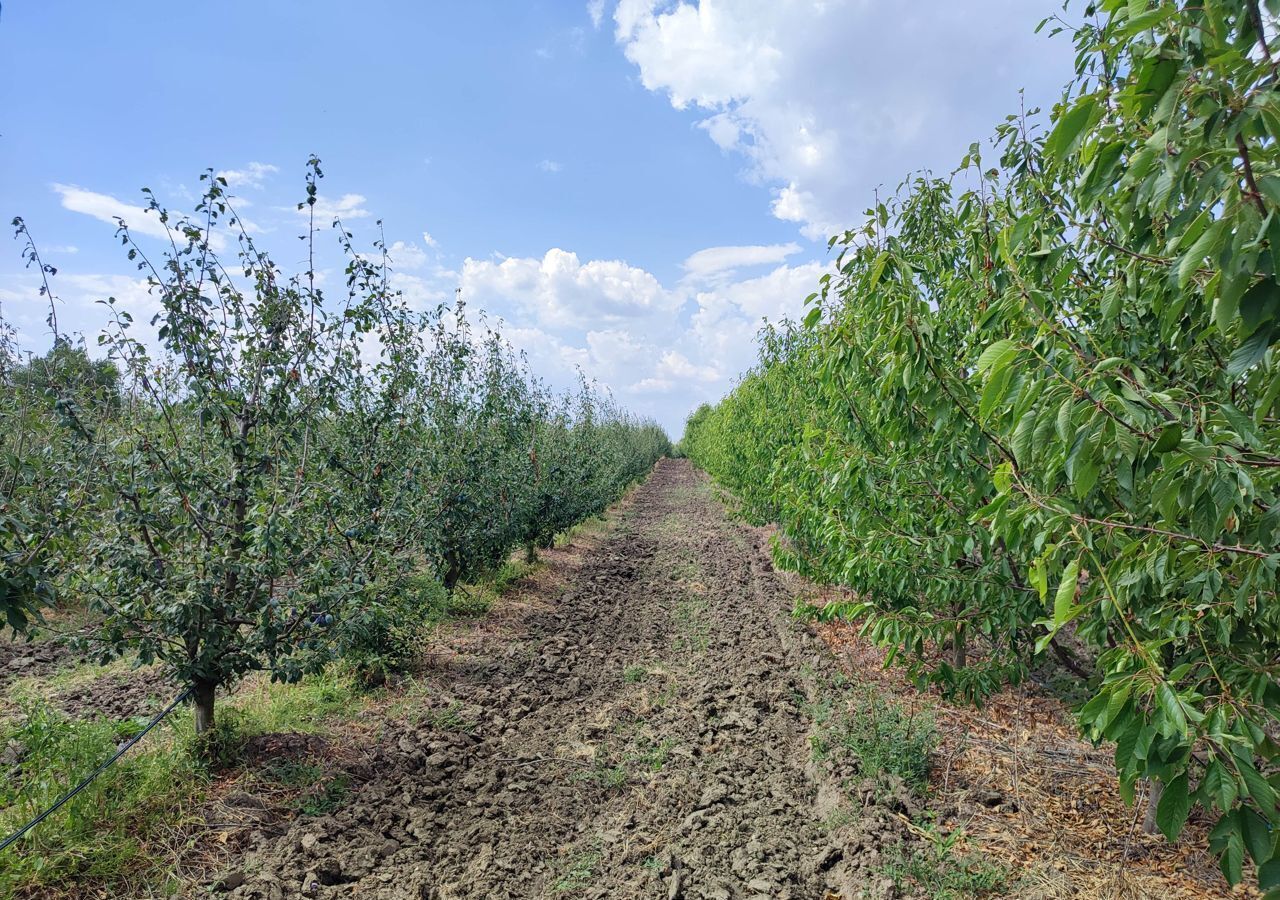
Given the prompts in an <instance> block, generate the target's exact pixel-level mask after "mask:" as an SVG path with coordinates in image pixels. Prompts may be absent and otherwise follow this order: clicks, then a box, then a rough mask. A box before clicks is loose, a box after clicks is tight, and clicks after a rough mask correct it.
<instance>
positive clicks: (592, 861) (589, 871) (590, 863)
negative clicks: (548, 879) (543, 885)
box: [551, 850, 600, 894]
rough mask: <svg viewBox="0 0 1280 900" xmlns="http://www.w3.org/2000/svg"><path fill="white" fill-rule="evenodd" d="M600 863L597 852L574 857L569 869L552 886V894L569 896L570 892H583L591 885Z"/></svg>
mask: <svg viewBox="0 0 1280 900" xmlns="http://www.w3.org/2000/svg"><path fill="white" fill-rule="evenodd" d="M599 862H600V854H599V852H597V851H595V850H592V851H590V852H587V853H581V854H579V855H578V856H576V857H574V858H573V860H572V861H571V862H570V864H569V868H568V869H566V870H565V872H564V874H562V875H561V876H560V877H559V878H557V879H556V880H555V883H554V884H552V885H551V890H552V892H553V893H556V894H567V893H569V892H570V891H580V890H582V889H583V888H585V887H586V886H587V885H589V884H590V883H591V879H592V877H593V876H594V875H595V868H596V866H597V865H598V864H599Z"/></svg>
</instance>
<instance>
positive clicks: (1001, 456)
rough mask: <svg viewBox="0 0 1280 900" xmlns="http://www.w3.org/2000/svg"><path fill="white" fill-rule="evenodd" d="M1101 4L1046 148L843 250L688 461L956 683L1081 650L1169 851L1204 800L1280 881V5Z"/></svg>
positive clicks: (892, 218) (909, 658) (1104, 726)
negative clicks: (1089, 653) (1144, 784)
mask: <svg viewBox="0 0 1280 900" xmlns="http://www.w3.org/2000/svg"><path fill="white" fill-rule="evenodd" d="M1094 6H1095V7H1096V10H1097V13H1098V15H1097V17H1096V18H1095V19H1092V20H1091V22H1090V24H1088V25H1085V26H1083V27H1081V28H1080V29H1078V30H1077V31H1076V32H1075V42H1076V46H1077V49H1078V51H1079V53H1078V56H1077V73H1078V77H1077V79H1076V80H1075V81H1074V82H1073V84H1072V85H1071V86H1070V87H1069V89H1068V90H1067V92H1066V94H1065V95H1064V97H1063V100H1062V102H1061V103H1060V104H1059V105H1058V106H1057V107H1056V108H1055V109H1054V111H1053V116H1052V124H1051V127H1050V128H1049V129H1048V130H1041V129H1039V128H1037V127H1036V125H1035V122H1036V119H1035V118H1034V116H1033V115H1031V116H1024V115H1019V116H1013V117H1010V118H1009V119H1008V120H1007V121H1006V122H1005V123H1003V124H1002V125H1001V126H1000V127H999V128H998V129H997V132H996V138H995V142H994V147H995V159H994V164H993V162H992V161H990V160H988V159H986V158H984V156H983V153H982V149H981V148H980V147H979V146H978V145H976V144H975V145H974V146H973V147H971V148H970V152H969V153H968V154H967V155H966V156H965V158H964V159H963V160H962V162H961V165H960V167H959V169H958V170H957V172H956V173H955V175H954V176H953V177H952V178H951V179H937V178H932V177H928V176H920V177H917V178H914V179H911V180H910V181H908V182H907V183H905V184H904V185H903V187H902V188H901V190H900V191H899V193H898V195H897V196H896V197H895V198H894V199H893V200H891V201H889V202H885V203H878V204H877V205H876V207H875V208H874V209H872V210H870V211H869V213H868V220H867V222H866V224H865V225H864V226H863V227H861V228H859V229H857V230H853V231H849V232H846V233H844V234H842V235H839V236H837V237H836V238H834V239H833V241H832V245H833V247H839V248H840V254H839V256H838V257H837V259H836V264H835V271H834V272H833V273H832V274H830V275H828V276H824V278H823V279H822V283H821V284H820V286H819V290H818V292H817V293H816V294H815V295H814V296H813V297H811V298H810V299H811V302H812V309H811V311H810V313H809V314H808V316H807V317H806V319H805V321H804V323H802V324H801V325H788V326H783V327H781V328H776V329H772V330H769V331H767V332H766V333H765V335H764V340H763V348H762V353H761V360H760V364H759V365H758V366H757V368H756V369H755V370H753V371H752V372H751V373H749V374H748V375H747V376H746V377H745V378H744V379H743V381H742V383H741V384H740V385H739V387H738V388H737V389H736V390H735V391H734V392H733V393H732V394H731V395H730V396H729V397H728V398H726V400H725V401H723V402H722V403H721V404H720V405H718V406H716V407H714V408H707V409H702V410H699V411H698V412H697V413H695V415H694V416H693V417H691V419H690V421H689V425H688V429H687V431H686V435H685V438H684V440H683V441H682V448H683V449H684V450H685V451H686V452H687V453H688V454H689V455H690V456H691V457H692V458H693V459H694V460H695V461H696V462H698V463H699V464H700V465H702V466H703V467H704V468H706V469H707V470H708V471H710V472H711V473H712V474H713V475H715V477H717V478H718V479H719V480H720V481H721V482H722V483H724V484H725V485H726V486H727V487H729V488H730V489H732V490H733V491H734V492H735V493H736V494H737V495H738V496H739V497H740V499H741V500H742V503H743V506H744V510H745V511H746V512H747V513H748V514H749V515H752V516H754V517H756V518H759V519H774V520H776V521H778V522H779V523H780V525H781V527H782V532H783V538H784V540H783V541H782V544H781V546H780V547H779V557H780V559H781V561H782V562H784V563H786V564H788V565H790V566H791V567H793V568H796V569H798V570H800V571H802V572H804V573H805V574H807V575H810V576H812V577H815V578H818V579H821V580H825V581H828V582H833V583H838V584H844V585H848V586H850V587H853V588H855V589H856V590H857V591H858V599H857V600H856V601H854V602H851V603H847V604H843V605H842V606H840V607H837V608H832V609H828V610H826V614H828V615H842V616H848V617H852V618H859V619H861V620H862V621H863V622H864V623H865V625H864V627H865V628H866V629H867V631H868V633H869V634H871V635H872V636H873V637H874V638H875V639H876V640H878V641H880V642H882V643H883V644H885V645H887V646H889V647H890V648H891V650H892V654H893V655H894V656H896V657H898V658H901V659H902V660H903V661H904V662H906V663H907V665H908V666H909V668H910V670H911V671H912V672H913V673H914V674H915V675H916V676H918V677H919V678H921V679H923V680H929V681H933V682H935V683H937V684H938V685H940V686H941V687H942V688H943V689H944V690H946V691H949V692H952V693H955V694H959V695H961V696H966V697H969V698H971V699H974V700H980V699H981V698H982V696H984V695H985V694H987V693H989V692H991V691H992V690H994V689H996V688H997V687H999V686H1000V685H1001V684H1003V683H1005V682H1008V681H1015V682H1016V681H1017V680H1018V679H1020V678H1021V677H1022V676H1023V675H1024V673H1025V672H1026V669H1027V667H1028V665H1029V664H1030V663H1031V662H1032V661H1033V660H1034V659H1035V657H1036V656H1038V655H1039V654H1041V653H1043V652H1045V651H1046V650H1048V649H1057V650H1059V651H1060V652H1065V651H1063V648H1061V647H1060V646H1059V643H1058V642H1059V638H1060V637H1061V636H1062V635H1063V632H1064V629H1066V630H1069V631H1071V632H1073V633H1074V635H1075V636H1076V637H1077V638H1078V639H1079V640H1081V641H1083V642H1084V643H1085V644H1086V645H1088V646H1089V647H1091V648H1092V649H1093V651H1094V653H1095V654H1096V663H1095V668H1096V674H1095V675H1094V676H1093V678H1092V680H1091V682H1090V694H1091V697H1090V699H1089V700H1088V701H1087V702H1086V703H1084V704H1083V705H1082V707H1081V708H1080V710H1079V720H1080V726H1081V728H1082V730H1083V732H1084V733H1085V734H1086V735H1088V736H1090V737H1092V738H1094V739H1097V740H1102V739H1107V740H1110V741H1114V742H1115V746H1116V764H1117V768H1118V770H1119V775H1120V781H1121V786H1122V788H1123V790H1124V791H1126V792H1127V794H1128V795H1129V796H1132V794H1133V791H1134V786H1135V783H1136V782H1137V780H1138V779H1139V778H1154V779H1158V780H1160V781H1161V782H1163V783H1164V792H1163V795H1162V797H1161V800H1160V803H1159V808H1158V810H1157V818H1158V821H1159V824H1160V827H1161V828H1162V829H1163V830H1164V831H1165V833H1166V834H1167V835H1168V836H1169V837H1170V838H1175V837H1176V836H1177V835H1178V834H1179V832H1180V831H1181V830H1182V827H1183V824H1184V823H1185V821H1186V819H1187V817H1188V815H1189V814H1190V811H1191V809H1192V808H1193V807H1194V806H1195V805H1200V806H1202V807H1204V808H1207V809H1212V810H1217V812H1218V815H1219V820H1218V825H1217V827H1216V829H1215V830H1214V832H1213V836H1212V847H1213V849H1214V851H1215V852H1217V853H1218V854H1219V857H1220V859H1221V862H1222V868H1223V871H1224V873H1225V874H1226V876H1227V877H1228V879H1230V880H1232V881H1238V880H1239V879H1240V878H1241V876H1242V868H1243V864H1244V861H1245V859H1246V857H1248V858H1250V859H1252V860H1253V861H1254V863H1255V864H1257V866H1258V871H1259V878H1260V881H1261V882H1262V884H1263V885H1264V886H1265V887H1268V888H1270V887H1275V886H1276V885H1277V883H1280V854H1278V851H1277V846H1276V842H1277V834H1280V829H1277V827H1276V826H1277V825H1278V824H1280V813H1278V812H1277V788H1278V787H1280V772H1278V771H1277V763H1280V756H1278V754H1280V748H1277V745H1276V742H1275V735H1276V734H1277V724H1278V723H1277V710H1280V670H1277V660H1278V659H1280V603H1278V602H1277V596H1276V566H1277V563H1278V562H1280V553H1277V550H1276V547H1277V537H1278V536H1280V531H1278V529H1280V503H1278V500H1280V498H1278V497H1277V489H1278V483H1277V473H1278V472H1280V428H1278V427H1277V426H1278V425H1280V419H1278V418H1277V409H1276V400H1277V397H1280V371H1277V365H1276V356H1275V349H1274V343H1275V341H1276V340H1277V339H1280V249H1278V248H1280V144H1278V143H1277V140H1276V138H1277V137H1278V136H1280V106H1277V103H1278V102H1280V101H1278V99H1277V98H1280V94H1277V92H1276V83H1277V82H1276V79H1277V68H1276V62H1275V57H1274V50H1273V48H1272V47H1271V46H1270V44H1269V43H1268V40H1267V34H1268V31H1267V28H1271V32H1272V33H1274V28H1273V27H1272V26H1266V25H1264V16H1266V17H1271V19H1272V21H1274V18H1273V17H1274V16H1275V15H1276V14H1277V12H1280V10H1277V9H1276V8H1274V7H1275V6H1276V4H1268V7H1267V9H1266V10H1265V11H1264V10H1262V9H1260V7H1259V5H1258V4H1257V3H1255V2H1250V0H1211V2H1207V3H1195V4H1191V3H1186V4H1180V3H1175V2H1169V0H1164V2H1148V0H1130V2H1123V0H1107V2H1102V3H1098V4H1094ZM941 647H946V648H948V649H949V650H950V652H949V653H948V654H946V656H941V655H939V654H938V653H937V652H936V651H937V649H938V648H941ZM971 648H972V649H971Z"/></svg>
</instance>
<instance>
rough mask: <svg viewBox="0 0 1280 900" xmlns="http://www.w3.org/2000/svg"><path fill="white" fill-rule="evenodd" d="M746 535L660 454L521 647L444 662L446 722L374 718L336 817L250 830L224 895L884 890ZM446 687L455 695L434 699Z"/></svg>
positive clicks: (428, 899) (882, 811) (825, 672)
mask: <svg viewBox="0 0 1280 900" xmlns="http://www.w3.org/2000/svg"><path fill="white" fill-rule="evenodd" d="M791 608H792V597H791V596H790V592H789V590H788V588H787V586H786V584H785V582H784V581H783V579H782V578H781V577H780V576H778V575H776V574H775V573H774V572H773V571H772V567H771V566H770V565H769V561H768V547H767V546H765V545H764V542H763V539H762V537H761V536H760V534H759V533H758V532H756V531H754V530H752V529H750V528H747V527H745V526H742V525H739V524H736V523H734V522H731V521H730V520H729V519H728V518H727V517H726V514H725V512H724V509H723V507H722V506H721V505H720V503H719V502H718V501H717V500H716V498H715V497H714V495H713V493H712V491H711V489H710V488H709V487H708V485H707V484H706V482H705V480H704V479H703V478H702V476H700V475H699V474H697V473H696V472H695V471H694V470H693V468H692V467H691V466H689V465H688V464H687V463H686V462H685V461H682V460H663V461H662V462H661V463H659V465H658V467H657V469H656V470H655V472H654V473H653V475H652V476H651V477H650V478H649V480H648V481H647V482H645V483H644V484H643V485H642V486H640V487H639V488H638V489H637V491H636V493H635V495H634V497H633V499H632V501H631V502H630V504H629V505H628V506H627V507H626V509H625V511H624V512H623V513H622V515H621V518H620V521H619V523H618V525H617V527H616V528H615V530H614V531H613V532H612V533H611V534H610V535H609V536H608V537H607V538H606V539H605V540H604V541H603V542H602V543H601V545H600V546H598V547H597V548H596V549H595V550H593V551H591V552H590V554H589V555H588V556H587V557H586V559H585V560H584V561H583V563H582V565H581V567H580V569H579V570H578V572H577V573H576V575H575V577H574V578H573V579H572V580H571V582H570V583H569V584H567V585H566V586H565V587H564V589H563V591H562V592H561V593H560V595H559V596H558V597H553V598H548V599H547V602H545V603H544V604H542V605H541V606H537V605H534V606H531V607H530V608H529V609H528V610H527V612H526V613H525V615H524V619H523V621H522V628H521V639H519V640H516V641H511V640H506V641H504V642H503V644H501V645H497V646H490V647H488V648H486V650H485V652H484V653H477V654H473V655H471V656H470V657H465V658H464V657H458V658H456V659H455V661H454V664H452V665H450V666H449V667H447V668H446V669H445V670H444V672H443V673H442V674H441V675H440V677H439V683H438V684H437V685H436V689H437V690H438V691H439V692H440V695H441V697H442V698H443V699H442V700H441V702H440V703H439V704H437V706H436V708H437V709H438V710H440V712H438V713H436V714H431V715H426V714H424V715H420V716H417V717H414V718H413V719H411V720H410V721H397V722H389V723H388V724H387V727H386V729H384V731H383V733H382V734H381V735H380V736H379V738H378V739H377V740H376V742H374V746H372V747H371V748H370V750H369V757H368V760H367V761H366V764H365V769H364V775H363V776H362V778H361V779H360V784H359V787H358V788H357V789H355V790H353V792H352V793H351V794H350V795H349V797H348V798H347V800H346V802H345V803H344V804H343V805H342V806H341V807H340V808H338V809H336V810H334V811H333V812H332V813H330V814H327V815H323V816H319V817H310V818H300V819H297V820H295V821H294V822H292V823H291V824H289V825H288V826H287V828H286V829H285V830H283V831H280V832H275V833H273V832H271V831H270V830H266V829H264V830H262V831H260V832H258V833H256V834H254V835H252V836H250V840H249V842H248V846H247V848H246V852H245V853H244V855H243V856H241V857H240V859H239V861H238V865H237V868H236V870H235V871H233V872H232V874H231V876H230V877H229V879H228V880H226V881H224V883H223V884H222V885H221V890H222V891H223V893H224V895H229V896H233V897H239V898H285V897H298V896H313V897H361V898H424V900H453V898H480V897H502V898H525V897H529V898H534V897H586V898H604V897H609V898H629V897H655V898H682V897H683V898H690V900H693V898H707V900H711V898H714V900H733V898H784V900H785V898H806V900H808V898H824V897H826V898H833V897H838V898H846V900H852V898H855V897H864V896H865V897H883V896H889V895H892V894H893V887H892V882H891V881H889V880H888V879H886V878H885V877H884V876H883V875H882V874H880V872H881V868H880V856H881V853H880V849H879V848H881V847H882V846H884V845H885V843H886V842H893V841H896V840H898V837H899V835H900V834H901V829H902V827H903V826H902V820H901V817H900V815H898V812H900V811H901V809H902V807H901V806H899V807H898V808H897V809H893V808H890V806H886V805H885V804H890V805H892V803H893V802H894V801H891V800H887V799H884V798H883V797H864V798H863V799H862V800H861V801H859V802H860V803H865V804H866V805H865V806H861V807H860V808H859V809H858V812H857V815H856V816H850V815H847V814H846V815H843V816H841V815H837V811H838V809H839V806H840V803H841V802H843V799H844V796H845V794H844V790H843V788H842V787H841V784H842V783H845V782H846V779H847V777H848V776H849V775H851V774H852V773H849V772H838V771H832V770H830V768H829V766H828V765H827V764H822V765H819V764H816V763H815V762H813V758H812V757H813V755H812V752H811V749H810V741H809V738H810V735H811V731H812V729H813V727H814V723H813V720H812V717H811V715H810V714H809V711H810V708H811V704H813V703H814V701H815V699H816V697H817V692H818V691H819V690H820V685H821V684H823V683H824V679H828V678H830V677H831V675H832V673H834V671H835V666H834V663H833V662H832V660H831V658H830V656H829V654H828V653H827V651H826V650H825V649H824V647H823V645H822V644H821V642H820V641H819V640H818V639H816V638H814V637H812V636H811V635H810V633H809V631H808V630H807V629H806V627H805V626H804V625H802V624H798V623H796V622H795V621H793V620H792V618H791V617H790V611H791ZM446 695H447V696H446Z"/></svg>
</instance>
